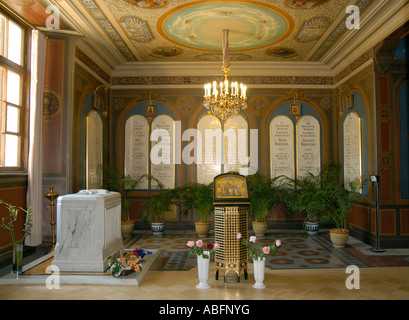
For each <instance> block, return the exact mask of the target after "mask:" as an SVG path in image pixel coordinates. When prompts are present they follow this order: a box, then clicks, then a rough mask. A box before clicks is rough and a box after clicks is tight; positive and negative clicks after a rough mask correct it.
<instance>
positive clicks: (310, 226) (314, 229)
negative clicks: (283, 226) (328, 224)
mask: <svg viewBox="0 0 409 320" xmlns="http://www.w3.org/2000/svg"><path fill="white" fill-rule="evenodd" d="M304 228H305V231H307V234H308V235H309V236H316V235H317V234H318V230H319V229H320V223H319V222H317V221H305V224H304Z"/></svg>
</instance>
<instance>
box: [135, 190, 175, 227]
mask: <svg viewBox="0 0 409 320" xmlns="http://www.w3.org/2000/svg"><path fill="white" fill-rule="evenodd" d="M175 204H176V200H175V190H174V189H167V190H163V191H159V192H158V193H157V194H155V195H154V196H153V197H152V198H150V199H149V200H148V201H147V202H145V204H144V205H143V206H142V212H143V222H144V223H146V224H150V223H151V222H163V216H164V214H165V213H166V212H168V211H171V209H172V206H173V205H175Z"/></svg>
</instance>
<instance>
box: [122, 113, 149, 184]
mask: <svg viewBox="0 0 409 320" xmlns="http://www.w3.org/2000/svg"><path fill="white" fill-rule="evenodd" d="M148 146H149V124H148V121H147V120H146V119H145V118H144V117H143V116H141V115H134V116H131V117H130V118H129V119H128V120H127V121H126V124H125V170H124V173H125V176H127V175H129V176H130V177H131V178H133V179H138V178H139V177H140V176H142V175H144V174H148V160H149V154H148ZM135 189H148V181H147V180H146V179H142V180H141V181H140V182H139V183H138V184H137V185H136V186H135Z"/></svg>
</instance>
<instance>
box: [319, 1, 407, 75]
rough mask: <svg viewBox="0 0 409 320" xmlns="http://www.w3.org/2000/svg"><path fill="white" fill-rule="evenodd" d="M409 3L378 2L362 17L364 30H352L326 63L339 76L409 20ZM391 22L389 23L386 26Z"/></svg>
mask: <svg viewBox="0 0 409 320" xmlns="http://www.w3.org/2000/svg"><path fill="white" fill-rule="evenodd" d="M408 17H409V2H408V1H407V0H394V1H390V0H378V1H376V2H375V4H374V6H373V7H371V8H370V9H369V10H368V12H365V14H364V15H363V16H362V17H361V28H360V30H359V32H358V30H348V32H346V33H345V34H344V35H343V37H342V38H341V39H340V40H339V41H338V42H337V44H336V46H334V47H333V48H331V50H329V51H328V52H327V54H326V55H325V56H324V57H323V60H322V63H324V64H326V65H328V67H329V68H330V69H331V70H333V71H334V73H335V74H337V73H339V72H341V71H342V70H343V69H345V68H346V67H347V66H348V65H349V64H350V63H351V62H352V61H355V60H356V59H358V58H359V57H360V56H361V55H363V54H364V53H365V52H366V51H368V50H370V49H372V48H374V47H375V46H376V45H377V44H378V43H379V42H381V41H382V40H384V39H385V38H387V37H388V36H389V35H390V34H391V33H392V32H393V31H395V30H396V29H397V28H399V27H400V26H402V25H403V24H404V23H405V22H407V21H408ZM386 22H387V23H386Z"/></svg>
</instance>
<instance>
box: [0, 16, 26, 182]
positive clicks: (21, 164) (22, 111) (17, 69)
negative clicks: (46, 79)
mask: <svg viewBox="0 0 409 320" xmlns="http://www.w3.org/2000/svg"><path fill="white" fill-rule="evenodd" d="M0 14H1V15H2V16H3V17H4V18H5V19H6V20H7V21H11V22H12V23H14V24H16V25H17V26H18V27H19V28H21V30H22V45H21V49H22V52H21V65H20V64H18V63H16V62H13V61H11V60H9V59H8V58H6V57H4V56H2V55H0V67H1V68H3V69H4V70H5V73H6V74H7V72H8V71H10V72H14V73H16V74H18V75H19V76H20V77H21V78H20V79H21V80H20V81H21V82H20V84H21V89H20V90H21V91H20V104H19V105H15V104H13V103H10V102H7V100H1V102H2V103H4V106H5V108H6V109H7V106H12V107H17V108H18V109H19V123H18V127H19V131H18V132H17V133H15V132H10V133H9V132H7V131H6V127H4V131H2V132H1V139H2V141H5V135H6V134H11V135H16V136H18V137H19V146H18V150H17V159H18V163H17V166H7V167H6V166H4V165H3V166H0V174H1V173H25V172H27V165H28V133H29V119H30V117H29V100H30V90H29V88H30V86H29V84H30V83H29V82H30V73H29V68H30V60H29V57H30V54H29V53H30V49H31V41H30V35H31V28H30V27H29V26H27V24H25V23H23V22H21V21H19V20H17V19H15V18H13V17H12V16H10V15H9V14H7V13H6V12H4V11H3V10H1V8H0ZM7 23H9V22H7ZM7 37H8V34H7V35H5V37H4V38H7ZM7 42H8V41H7V39H5V43H7ZM7 50H8V48H7V45H5V52H7ZM5 79H6V80H5V83H4V84H3V85H4V90H7V76H6V77H5ZM6 99H7V98H6ZM6 112H7V111H4V115H6ZM3 123H4V124H5V123H6V119H3ZM0 156H1V159H2V161H4V164H5V157H6V155H5V145H4V144H2V145H1V149H0Z"/></svg>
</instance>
